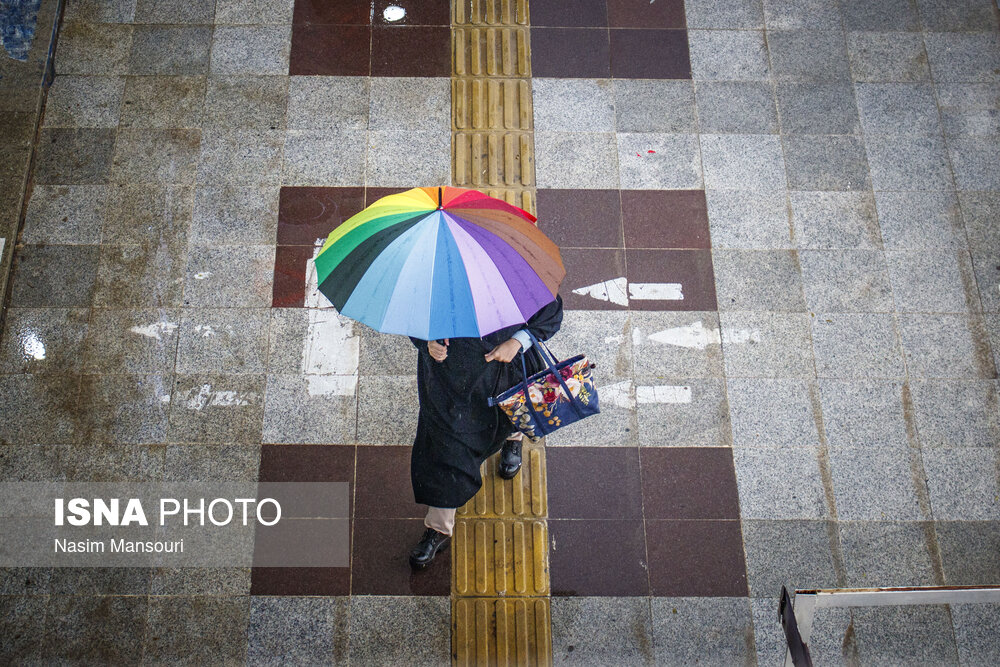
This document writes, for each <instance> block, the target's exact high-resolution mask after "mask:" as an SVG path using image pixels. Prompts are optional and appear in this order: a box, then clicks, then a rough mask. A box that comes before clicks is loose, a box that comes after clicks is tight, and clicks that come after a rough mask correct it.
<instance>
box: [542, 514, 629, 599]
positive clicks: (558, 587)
mask: <svg viewBox="0 0 1000 667" xmlns="http://www.w3.org/2000/svg"><path fill="white" fill-rule="evenodd" d="M549 534H550V539H551V540H552V545H553V548H552V549H550V550H549V576H550V577H551V584H550V585H551V588H552V594H553V595H601V596H619V595H621V596H630V595H649V576H648V574H647V573H646V543H645V540H644V538H643V526H642V521H635V520H633V521H588V520H583V521H580V520H566V519H555V520H550V521H549Z"/></svg>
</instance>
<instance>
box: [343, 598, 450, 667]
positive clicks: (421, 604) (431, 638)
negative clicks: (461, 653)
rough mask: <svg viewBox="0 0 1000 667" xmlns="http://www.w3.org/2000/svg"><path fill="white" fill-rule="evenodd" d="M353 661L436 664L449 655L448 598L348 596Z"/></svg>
mask: <svg viewBox="0 0 1000 667" xmlns="http://www.w3.org/2000/svg"><path fill="white" fill-rule="evenodd" d="M350 618H351V620H350V627H351V641H350V654H349V660H350V662H351V663H354V664H360V665H364V664H407V665H414V666H417V665H440V664H444V663H447V662H448V660H449V659H450V658H449V656H450V654H451V646H450V641H449V637H450V631H449V627H450V602H449V600H448V598H447V597H444V596H413V597H383V596H376V595H355V596H353V597H351V611H350Z"/></svg>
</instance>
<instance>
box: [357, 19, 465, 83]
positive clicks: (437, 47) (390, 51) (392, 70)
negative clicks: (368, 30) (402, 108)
mask: <svg viewBox="0 0 1000 667" xmlns="http://www.w3.org/2000/svg"><path fill="white" fill-rule="evenodd" d="M372 76H451V28H446V27H443V26H375V27H374V28H372Z"/></svg>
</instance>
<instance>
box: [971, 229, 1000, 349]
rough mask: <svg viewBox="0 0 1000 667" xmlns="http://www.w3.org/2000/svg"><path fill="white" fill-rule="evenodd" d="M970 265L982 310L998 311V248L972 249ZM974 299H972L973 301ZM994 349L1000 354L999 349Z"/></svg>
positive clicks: (999, 257)
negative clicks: (974, 276)
mask: <svg viewBox="0 0 1000 667" xmlns="http://www.w3.org/2000/svg"><path fill="white" fill-rule="evenodd" d="M972 267H973V270H974V271H975V274H976V284H977V286H978V288H979V300H980V303H981V304H982V308H983V311H984V312H990V313H996V312H1000V249H997V250H994V251H992V252H991V251H989V250H973V251H972ZM974 301H975V299H973V302H974ZM994 349H995V351H996V352H997V353H998V354H1000V349H996V346H994Z"/></svg>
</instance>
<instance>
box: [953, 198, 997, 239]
mask: <svg viewBox="0 0 1000 667" xmlns="http://www.w3.org/2000/svg"><path fill="white" fill-rule="evenodd" d="M958 198H959V202H961V207H962V220H963V221H964V222H965V231H966V234H967V235H968V238H969V245H970V246H971V247H972V248H979V249H981V250H988V249H994V248H996V247H998V246H1000V193H997V192H961V193H959V195H958Z"/></svg>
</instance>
